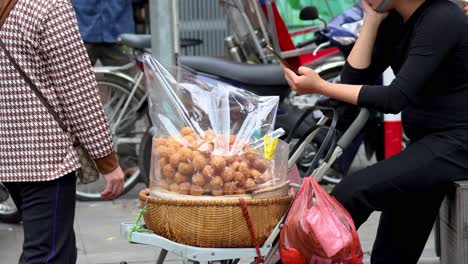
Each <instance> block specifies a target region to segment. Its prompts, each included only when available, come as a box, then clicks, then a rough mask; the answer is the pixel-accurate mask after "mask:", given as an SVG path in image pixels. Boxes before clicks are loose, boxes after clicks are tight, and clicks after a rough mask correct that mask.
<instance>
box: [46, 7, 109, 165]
mask: <svg viewBox="0 0 468 264" xmlns="http://www.w3.org/2000/svg"><path fill="white" fill-rule="evenodd" d="M39 42H40V52H41V53H42V57H43V58H44V60H45V64H46V67H47V74H48V75H49V76H50V78H51V79H52V83H53V86H54V89H55V92H56V94H57V96H58V100H59V102H60V105H61V107H62V111H63V116H64V119H65V120H64V122H65V123H66V124H67V125H68V126H69V127H70V128H71V130H72V131H73V133H74V134H75V135H76V136H77V137H78V139H79V141H80V142H81V144H82V145H83V147H84V148H85V149H86V150H87V151H88V153H89V154H90V155H91V157H92V158H93V159H94V160H95V161H96V164H97V166H98V169H99V170H100V172H101V173H103V174H105V173H109V172H111V171H113V170H114V169H115V168H116V167H117V166H118V162H117V159H116V155H115V151H114V147H113V144H112V137H111V134H110V130H109V126H108V123H107V119H106V117H105V115H104V112H103V110H102V103H101V100H100V98H99V93H98V89H97V83H96V80H95V76H94V73H93V71H92V67H91V63H90V61H89V58H88V56H87V53H86V49H85V47H84V44H83V41H82V39H81V36H80V33H79V30H78V26H77V21H76V16H75V12H74V9H73V7H72V6H71V4H70V2H69V1H64V0H58V1H57V2H56V4H55V7H54V8H52V9H51V10H50V12H49V13H48V14H47V16H46V17H44V19H43V21H42V30H41V34H40V40H39Z"/></svg>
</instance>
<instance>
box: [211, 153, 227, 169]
mask: <svg viewBox="0 0 468 264" xmlns="http://www.w3.org/2000/svg"><path fill="white" fill-rule="evenodd" d="M211 166H213V168H214V169H215V170H217V171H222V170H223V169H224V168H225V167H226V161H225V160H224V158H223V157H220V156H213V157H211Z"/></svg>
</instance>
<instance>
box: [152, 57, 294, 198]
mask: <svg viewBox="0 0 468 264" xmlns="http://www.w3.org/2000/svg"><path fill="white" fill-rule="evenodd" d="M144 63H145V75H146V80H147V85H148V88H149V99H150V100H149V102H150V116H151V120H152V122H153V126H154V127H155V129H156V131H155V136H154V138H153V149H152V164H151V172H150V183H151V184H150V188H151V190H152V193H153V194H157V193H167V192H168V193H177V194H183V195H192V196H201V195H207V196H224V195H240V194H248V193H251V192H253V191H255V190H258V189H260V188H262V187H264V186H273V185H275V184H279V183H281V182H282V181H284V180H285V178H286V173H284V167H285V165H284V164H287V150H284V149H283V148H284V147H283V148H282V147H280V148H279V149H280V154H282V153H283V152H284V155H279V156H280V157H281V158H280V159H281V160H275V159H276V157H278V155H272V156H271V157H266V156H265V153H266V151H265V143H264V138H265V136H266V135H268V136H270V137H272V138H274V137H275V135H274V132H275V131H274V130H273V129H274V124H275V118H276V111H277V107H278V103H279V98H278V97H271V96H270V97H263V96H262V97H260V96H257V95H255V94H252V93H250V92H247V91H245V90H241V89H238V88H235V87H232V86H230V85H227V84H225V83H221V82H217V81H213V80H210V81H209V82H208V81H206V80H207V79H203V78H201V77H200V76H194V75H193V74H191V73H189V72H187V71H185V70H183V69H181V68H178V67H169V66H166V65H163V64H161V63H160V62H158V61H157V60H156V59H154V58H152V57H150V56H145V57H144ZM279 145H281V144H279ZM267 147H268V145H267ZM275 150H276V149H275ZM273 154H275V153H273ZM276 154H278V153H276ZM283 159H284V160H283ZM285 162H286V163H285ZM279 172H281V173H279ZM279 174H280V175H279ZM283 174H284V175H283ZM282 175H283V176H282ZM282 177H283V178H282Z"/></svg>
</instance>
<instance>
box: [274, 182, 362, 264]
mask: <svg viewBox="0 0 468 264" xmlns="http://www.w3.org/2000/svg"><path fill="white" fill-rule="evenodd" d="M280 255H281V260H282V262H283V263H284V264H301V263H304V264H305V263H308V264H362V257H363V254H362V248H361V244H360V242H359V238H358V235H357V232H356V228H355V227H354V223H353V220H352V218H351V216H350V215H349V213H348V212H347V211H346V209H345V208H344V207H343V206H342V205H341V204H340V203H339V202H338V201H337V200H336V199H335V198H333V197H331V196H330V195H329V194H328V193H327V192H326V191H325V190H324V189H323V188H322V187H321V186H320V185H319V184H318V183H317V182H315V181H314V179H313V178H311V177H307V178H305V179H304V181H303V185H302V186H301V189H300V190H299V192H298V193H297V195H296V199H295V201H294V203H293V205H292V207H291V210H290V211H289V214H288V217H287V219H286V222H285V224H284V226H283V228H282V229H281V235H280Z"/></svg>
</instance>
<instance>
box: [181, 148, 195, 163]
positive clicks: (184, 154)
mask: <svg viewBox="0 0 468 264" xmlns="http://www.w3.org/2000/svg"><path fill="white" fill-rule="evenodd" d="M179 154H180V159H181V161H189V160H192V159H193V151H192V150H191V149H190V148H188V147H181V148H180V149H179Z"/></svg>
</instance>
